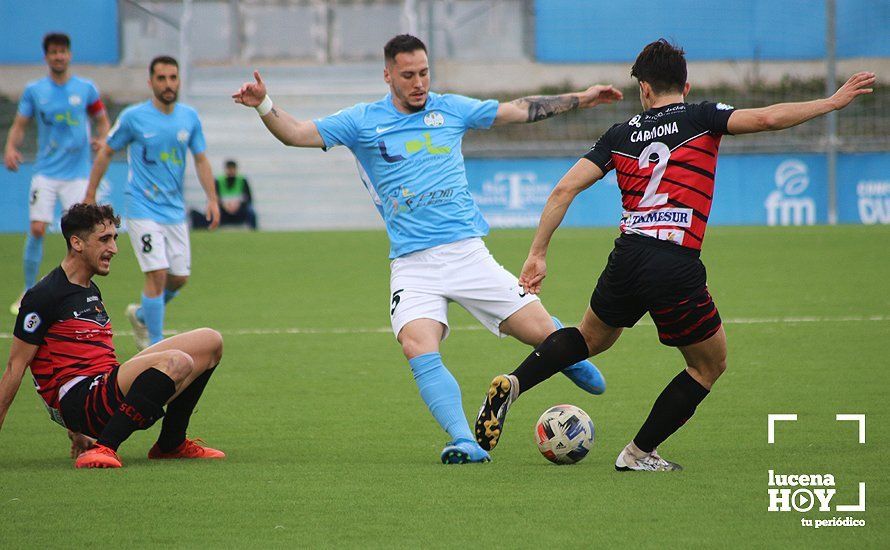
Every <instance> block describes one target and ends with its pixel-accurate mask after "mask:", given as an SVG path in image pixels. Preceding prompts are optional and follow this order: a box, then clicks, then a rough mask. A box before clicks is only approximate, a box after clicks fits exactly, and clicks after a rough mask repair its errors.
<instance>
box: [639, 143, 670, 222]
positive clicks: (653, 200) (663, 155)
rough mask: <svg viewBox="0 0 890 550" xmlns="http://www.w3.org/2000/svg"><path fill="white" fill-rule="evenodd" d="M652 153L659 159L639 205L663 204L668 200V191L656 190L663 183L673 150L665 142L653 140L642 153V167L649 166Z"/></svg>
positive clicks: (640, 164)
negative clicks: (662, 179) (659, 191)
mask: <svg viewBox="0 0 890 550" xmlns="http://www.w3.org/2000/svg"><path fill="white" fill-rule="evenodd" d="M652 155H655V156H656V157H658V161H656V163H655V168H653V169H652V175H651V176H649V185H647V186H646V191H644V192H643V198H642V199H641V200H640V204H639V206H650V207H651V206H661V205H662V204H667V201H668V194H667V193H656V191H657V190H658V185H659V184H660V183H661V178H662V176H664V170H665V168H667V164H668V160H669V159H670V158H671V150H670V149H668V146H667V145H665V144H664V143H661V142H660V141H653V142H652V143H650V144H649V145H648V146H647V147H646V148H645V149H643V152H642V153H640V158H639V167H640V168H641V169H642V168H648V167H649V157H650V156H652Z"/></svg>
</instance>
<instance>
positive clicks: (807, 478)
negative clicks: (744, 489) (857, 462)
mask: <svg viewBox="0 0 890 550" xmlns="http://www.w3.org/2000/svg"><path fill="white" fill-rule="evenodd" d="M835 420H836V421H837V422H857V423H858V424H859V438H858V439H859V443H860V444H865V415H864V414H837V415H835ZM796 421H797V414H768V415H767V430H766V442H767V443H768V444H770V445H773V444H775V442H776V422H796ZM769 479H770V485H771V486H773V485H790V486H801V488H798V489H796V490H792V489H776V488H771V489H768V493H769V499H770V505H769V508H768V511H770V512H790V511H791V510H792V509H793V510H795V511H797V512H809V511H810V510H811V509H812V508H813V507H814V506H815V505H816V503H817V502H818V503H819V508H818V510H819V511H820V512H829V511H831V507H830V505H829V504H830V502H831V499H832V497H833V496H834V495H835V493H836V492H837V490H836V489H834V488H829V489H822V488H814V489H811V488H809V487H816V486H828V487H833V486H834V476H833V475H831V474H825V475H820V474H815V475H806V474H804V475H796V474H791V475H784V476H783V475H781V474H778V475H776V474H775V472H773V470H770V471H769ZM834 509H835V511H837V512H864V511H865V482H862V481H860V482H859V503H858V504H838V505H836V506H835V507H834Z"/></svg>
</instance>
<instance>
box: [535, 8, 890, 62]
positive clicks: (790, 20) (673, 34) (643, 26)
mask: <svg viewBox="0 0 890 550" xmlns="http://www.w3.org/2000/svg"><path fill="white" fill-rule="evenodd" d="M825 25H826V19H825V1H824V0H631V1H627V2H604V1H602V0H536V1H535V53H536V58H537V60H538V61H540V62H544V63H601V62H625V63H626V62H628V61H629V60H633V59H635V58H636V56H637V54H638V53H639V51H640V49H641V48H642V47H643V46H644V45H646V44H647V43H649V42H651V41H653V40H657V39H658V38H661V37H664V38H668V39H670V40H672V41H675V42H677V43H679V44H680V45H681V46H683V48H684V49H685V50H686V53H687V58H688V59H689V60H690V61H719V60H781V59H801V60H803V59H821V58H823V57H824V56H825ZM888 27H890V2H888V1H887V0H840V1H838V2H837V19H836V28H837V55H838V57H841V58H847V57H887V56H890V31H888Z"/></svg>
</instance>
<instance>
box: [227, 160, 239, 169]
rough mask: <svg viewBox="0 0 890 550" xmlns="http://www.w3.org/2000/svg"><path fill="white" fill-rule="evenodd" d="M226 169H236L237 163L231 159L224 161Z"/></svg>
mask: <svg viewBox="0 0 890 550" xmlns="http://www.w3.org/2000/svg"><path fill="white" fill-rule="evenodd" d="M226 168H238V163H237V162H235V161H234V160H232V159H229V160H227V161H226Z"/></svg>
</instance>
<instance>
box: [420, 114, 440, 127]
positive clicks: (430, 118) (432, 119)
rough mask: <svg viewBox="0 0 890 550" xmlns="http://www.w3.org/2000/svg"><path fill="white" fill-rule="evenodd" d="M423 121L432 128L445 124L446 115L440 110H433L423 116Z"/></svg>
mask: <svg viewBox="0 0 890 550" xmlns="http://www.w3.org/2000/svg"><path fill="white" fill-rule="evenodd" d="M423 123H424V124H426V125H427V126H429V127H431V128H438V127H439V126H442V125H443V124H445V117H443V116H442V113H439V112H438V111H432V112H430V113H427V114H426V115H424V117H423Z"/></svg>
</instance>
